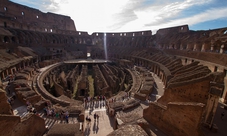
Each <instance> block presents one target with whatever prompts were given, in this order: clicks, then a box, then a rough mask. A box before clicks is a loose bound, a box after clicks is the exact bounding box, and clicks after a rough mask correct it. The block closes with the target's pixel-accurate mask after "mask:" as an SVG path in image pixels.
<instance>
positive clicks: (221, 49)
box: [220, 44, 225, 54]
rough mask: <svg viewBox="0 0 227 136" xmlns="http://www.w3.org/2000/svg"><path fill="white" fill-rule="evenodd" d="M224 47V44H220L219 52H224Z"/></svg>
mask: <svg viewBox="0 0 227 136" xmlns="http://www.w3.org/2000/svg"><path fill="white" fill-rule="evenodd" d="M224 47H225V45H224V44H222V45H221V48H220V53H221V54H222V53H223V52H224Z"/></svg>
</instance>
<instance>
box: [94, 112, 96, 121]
mask: <svg viewBox="0 0 227 136" xmlns="http://www.w3.org/2000/svg"><path fill="white" fill-rule="evenodd" d="M94 121H96V113H95V114H94Z"/></svg>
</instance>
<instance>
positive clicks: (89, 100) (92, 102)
mask: <svg viewBox="0 0 227 136" xmlns="http://www.w3.org/2000/svg"><path fill="white" fill-rule="evenodd" d="M105 102H106V97H105V96H104V95H100V96H95V97H90V96H89V97H84V107H85V109H88V108H89V107H90V108H96V107H97V108H98V107H100V108H101V107H104V106H105Z"/></svg>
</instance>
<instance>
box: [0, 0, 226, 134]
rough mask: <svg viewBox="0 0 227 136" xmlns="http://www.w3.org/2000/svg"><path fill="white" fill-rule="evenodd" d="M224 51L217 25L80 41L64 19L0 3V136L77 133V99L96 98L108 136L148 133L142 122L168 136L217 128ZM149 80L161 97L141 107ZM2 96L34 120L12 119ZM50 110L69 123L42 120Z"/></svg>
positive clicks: (81, 114)
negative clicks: (63, 114) (102, 104)
mask: <svg viewBox="0 0 227 136" xmlns="http://www.w3.org/2000/svg"><path fill="white" fill-rule="evenodd" d="M104 37H106V42H107V43H106V44H107V55H108V56H107V58H108V60H106V59H105V54H106V53H105V50H104V47H103V43H104V42H103V41H104ZM226 53H227V28H220V29H215V30H206V31H191V30H189V28H188V25H182V26H176V27H170V28H163V29H159V30H158V31H157V33H156V34H154V35H152V32H151V31H150V30H148V31H137V32H125V33H93V34H92V35H89V34H88V33H87V32H81V31H77V30H76V27H75V25H74V22H73V20H72V19H71V18H70V17H69V16H64V15H58V14H54V13H49V12H48V13H43V12H41V11H39V10H38V9H33V8H30V7H27V6H23V5H20V4H17V3H13V2H11V1H9V0H1V4H0V98H1V102H0V122H1V123H0V129H1V130H0V135H4V136H7V135H9V136H14V135H37V136H41V135H44V134H45V135H49V136H51V135H54V134H62V133H70V134H71V135H81V136H82V135H84V128H81V126H82V127H84V126H85V124H86V122H85V108H86V106H85V107H84V105H86V102H87V100H85V99H86V98H87V97H89V99H90V98H91V97H93V100H94V101H95V98H97V99H98V98H99V99H101V98H103V99H104V101H105V107H106V110H107V113H108V116H109V118H111V119H113V122H114V123H113V129H114V131H112V132H111V133H109V134H106V135H109V136H111V135H129V134H130V135H131V134H135V135H152V134H153V132H152V130H151V129H150V124H152V125H154V126H156V127H157V128H158V129H160V130H161V131H162V132H164V133H165V134H166V135H171V136H176V135H181V136H185V135H187V136H192V135H193V136H200V135H204V131H203V128H209V129H210V130H213V131H217V130H218V126H216V125H215V124H214V123H213V119H214V115H215V113H216V109H217V105H218V102H219V100H220V101H221V102H223V103H227V88H226V86H227V76H226V72H227V67H226V66H227V55H226ZM87 54H90V56H87ZM156 77H158V78H159V79H161V81H162V83H163V84H164V94H163V95H162V96H161V97H160V98H159V99H157V100H155V101H152V102H150V103H149V105H148V106H147V107H146V108H143V107H142V106H141V103H143V102H146V101H148V100H150V97H151V96H152V94H154V90H156V91H157V89H158V88H157V83H156V82H155V78H156ZM10 92H11V93H10ZM12 92H14V93H15V96H16V98H17V99H16V100H17V101H19V102H20V103H21V104H22V105H24V106H26V105H28V102H29V103H31V105H32V106H33V107H34V109H36V110H37V112H38V114H37V113H36V114H34V113H28V114H26V115H25V116H17V115H15V114H14V112H13V110H14V108H13V105H12V103H11V104H10V103H9V102H11V101H9V98H10V97H11V94H12ZM97 99H96V100H97ZM84 102H85V103H84ZM14 104H15V103H14ZM50 105H51V106H52V107H54V108H55V110H56V111H67V112H69V113H68V114H69V117H71V118H70V120H72V121H71V122H69V123H68V124H60V123H56V120H55V121H54V120H53V119H52V118H50V117H46V116H45V115H43V113H42V111H43V109H44V108H45V107H46V106H50ZM136 113H141V114H136ZM48 121H49V122H51V121H53V123H52V125H47V122H48ZM34 122H35V123H34ZM72 124H74V125H72ZM75 124H76V125H75ZM81 124H82V125H81ZM31 126H32V128H31ZM69 130H70V131H69ZM71 130H73V131H71ZM134 130H137V131H134Z"/></svg>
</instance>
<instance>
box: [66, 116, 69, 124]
mask: <svg viewBox="0 0 227 136" xmlns="http://www.w3.org/2000/svg"><path fill="white" fill-rule="evenodd" d="M65 121H66V123H69V115H66V116H65Z"/></svg>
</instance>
